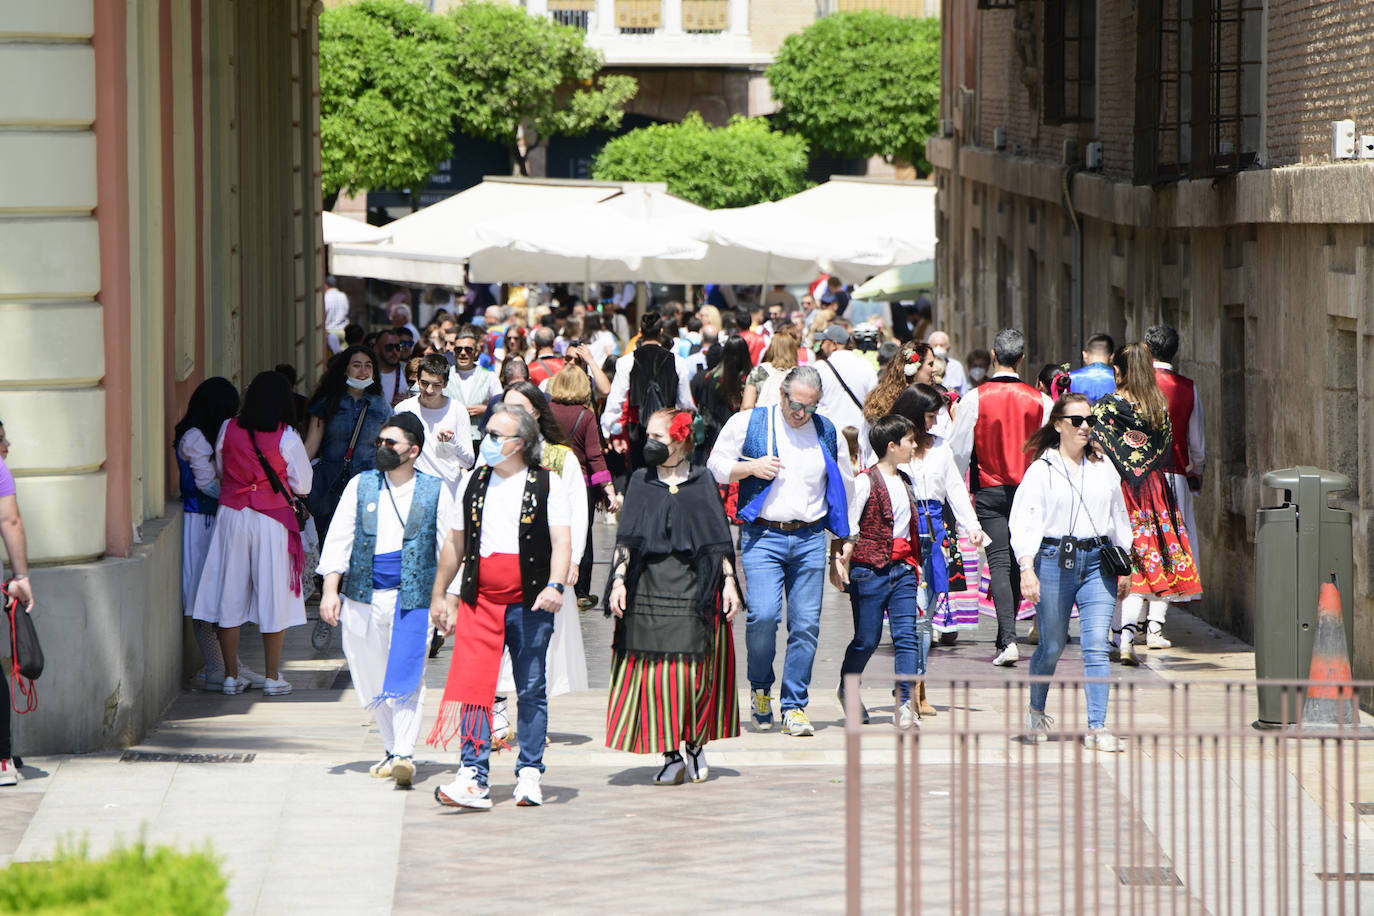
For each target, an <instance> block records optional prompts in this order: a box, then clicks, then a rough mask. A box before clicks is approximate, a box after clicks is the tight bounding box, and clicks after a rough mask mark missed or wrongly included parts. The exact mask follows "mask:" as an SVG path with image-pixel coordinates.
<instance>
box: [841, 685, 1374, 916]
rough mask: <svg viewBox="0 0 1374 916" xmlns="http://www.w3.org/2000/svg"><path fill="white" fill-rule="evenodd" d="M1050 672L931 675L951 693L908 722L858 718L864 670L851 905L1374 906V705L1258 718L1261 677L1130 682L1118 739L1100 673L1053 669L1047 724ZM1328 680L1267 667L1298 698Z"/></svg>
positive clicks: (1117, 717) (853, 798)
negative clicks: (1037, 703) (1038, 734)
mask: <svg viewBox="0 0 1374 916" xmlns="http://www.w3.org/2000/svg"><path fill="white" fill-rule="evenodd" d="M869 680H870V684H872V683H874V679H872V678H870V679H869ZM1037 680H1039V681H1044V680H1047V679H1044V678H1033V677H1025V676H1013V677H1009V678H993V677H988V678H982V679H979V678H974V679H958V680H952V681H941V682H937V681H935V680H933V679H931V678H926V689H927V691H928V695H929V696H930V697H931V699H932V700H933V701H934V702H935V703H936V704H937V707H938V706H939V705H940V704H947V705H946V706H945V708H944V709H942V710H941V712H940V713H939V715H938V716H936V717H934V718H927V719H922V720H920V722H919V728H918V729H913V730H909V731H903V730H899V729H897V728H896V727H895V726H893V725H886V727H884V725H885V721H886V720H884V719H883V717H882V716H881V715H875V716H874V717H873V719H874V724H872V725H868V726H864V725H862V724H860V718H859V715H858V707H857V701H858V697H859V696H860V690H859V679H858V678H857V677H856V676H853V675H850V676H847V677H846V684H845V691H846V696H847V697H848V708H847V709H846V716H845V729H846V733H847V766H846V777H845V782H846V792H847V814H846V862H847V875H848V878H847V885H846V890H847V900H848V911H849V912H850V913H859V912H861V911H862V908H863V906H864V904H865V903H867V904H868V905H869V906H870V907H872V908H874V909H879V908H880V909H882V910H884V911H886V910H887V909H889V907H891V908H892V909H894V910H895V912H897V913H900V914H906V913H920V912H932V913H969V914H984V913H1027V912H1029V913H1046V912H1054V913H1104V912H1112V913H1161V912H1166V911H1167V912H1170V913H1179V912H1183V913H1244V914H1249V913H1260V914H1266V913H1273V914H1276V916H1277V914H1288V913H1304V912H1312V913H1317V912H1320V913H1356V914H1357V913H1360V912H1362V910H1363V911H1368V912H1374V863H1371V861H1370V849H1371V845H1370V844H1371V843H1374V753H1370V752H1371V751H1374V745H1370V746H1365V745H1364V743H1365V742H1366V741H1369V740H1371V738H1374V728H1370V727H1369V725H1368V724H1367V723H1368V722H1369V721H1370V720H1369V718H1368V717H1367V716H1356V717H1355V722H1356V723H1357V724H1345V725H1335V726H1330V727H1326V728H1318V727H1314V726H1311V725H1308V726H1303V725H1301V724H1299V725H1292V726H1284V727H1280V728H1277V729H1272V730H1259V729H1257V728H1255V727H1253V726H1252V725H1251V721H1250V720H1252V719H1253V718H1254V716H1255V710H1256V695H1255V690H1256V686H1257V682H1255V681H1246V682H1236V681H1196V682H1186V683H1185V682H1163V681H1161V682H1160V683H1158V684H1151V683H1144V684H1142V683H1125V684H1119V683H1113V684H1112V690H1111V700H1110V703H1109V711H1108V719H1107V721H1108V725H1109V727H1110V728H1111V732H1112V734H1113V735H1115V736H1116V737H1117V738H1121V739H1125V746H1124V750H1123V751H1122V752H1120V753H1102V752H1099V751H1096V750H1089V749H1088V748H1087V747H1085V745H1084V742H1083V740H1082V739H1083V737H1084V733H1085V731H1086V724H1085V723H1086V718H1087V714H1086V706H1085V701H1084V697H1083V691H1082V687H1083V684H1084V681H1083V680H1082V679H1077V680H1075V679H1070V678H1055V679H1053V680H1052V682H1051V687H1050V697H1049V702H1048V703H1047V704H1046V706H1047V710H1046V711H1047V712H1049V713H1050V714H1051V715H1052V716H1054V717H1055V722H1054V724H1053V725H1052V727H1051V730H1050V732H1049V735H1048V740H1047V741H1045V742H1043V743H1038V744H1037V743H1031V742H1029V741H1028V740H1027V739H1026V737H1025V735H1026V729H1025V722H1024V719H1025V712H1026V708H1027V699H1028V690H1029V686H1030V684H1031V683H1033V682H1034V681H1037ZM887 683H888V682H887V681H886V680H884V681H883V685H884V687H886V686H887ZM1310 683H1311V682H1308V681H1284V682H1276V681H1272V680H1267V681H1265V682H1264V684H1265V685H1266V686H1280V687H1282V688H1283V689H1284V690H1285V696H1286V697H1291V700H1292V702H1291V704H1290V703H1285V708H1288V709H1293V710H1300V709H1301V707H1302V698H1303V696H1304V695H1305V693H1306V690H1307V688H1308V686H1309V685H1310ZM1327 686H1328V687H1329V686H1330V685H1327ZM1350 686H1351V687H1353V688H1367V687H1370V686H1374V682H1352V683H1351V684H1350ZM883 695H884V696H885V695H886V691H885V690H884V691H883ZM1342 702H1346V701H1342ZM1348 702H1350V703H1353V700H1350V701H1348ZM873 711H874V712H875V713H880V712H881V710H877V709H875V710H873ZM894 712H895V710H894ZM894 718H895V715H894ZM1298 718H1299V716H1298V715H1296V714H1295V715H1292V716H1287V717H1285V721H1294V720H1296V719H1298ZM1359 723H1364V724H1359ZM888 754H890V755H891V764H893V765H894V766H893V768H889V766H888V765H887V764H888V762H889V761H888V759H887V755H888ZM889 790H890V793H891V794H890V795H887V794H886V793H887V791H889ZM889 875H890V876H891V880H890V881H889V880H888V876H889Z"/></svg>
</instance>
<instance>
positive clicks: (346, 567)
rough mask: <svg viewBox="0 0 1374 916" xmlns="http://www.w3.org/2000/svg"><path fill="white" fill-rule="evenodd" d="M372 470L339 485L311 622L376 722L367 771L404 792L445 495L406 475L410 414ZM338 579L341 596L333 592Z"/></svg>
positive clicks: (383, 439)
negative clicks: (324, 632)
mask: <svg viewBox="0 0 1374 916" xmlns="http://www.w3.org/2000/svg"><path fill="white" fill-rule="evenodd" d="M376 445H377V458H376V462H377V467H376V470H369V471H363V472H362V473H360V474H357V475H356V476H354V477H353V478H352V479H351V480H349V482H348V485H347V486H345V487H344V491H343V495H342V497H340V499H339V505H338V508H337V509H336V510H335V512H334V518H333V520H332V521H331V522H330V524H329V532H328V534H327V535H326V536H325V539H324V544H323V545H322V547H321V549H320V564H319V567H318V569H317V570H316V571H317V572H319V573H320V574H321V575H322V576H324V592H323V596H322V597H321V598H320V617H321V619H323V620H324V621H325V622H326V623H328V624H330V625H331V626H340V621H342V626H341V629H342V631H343V651H344V657H345V658H347V659H348V670H349V673H350V675H351V677H352V680H353V689H354V690H355V691H356V692H357V694H358V702H360V703H361V704H362V705H363V706H364V707H365V708H370V709H371V710H372V711H373V714H374V715H375V716H376V720H377V731H378V733H379V734H380V736H381V739H382V748H383V751H384V753H383V756H382V758H381V759H380V760H378V761H377V763H375V764H373V766H372V767H371V769H370V770H369V772H370V773H371V774H372V775H373V776H374V777H375V778H378V779H394V780H395V781H396V784H397V785H401V786H408V785H410V783H411V780H412V779H413V778H414V776H415V763H414V761H413V759H412V758H413V756H414V753H415V742H416V740H417V739H418V738H419V734H420V721H421V719H423V718H424V683H423V677H422V675H423V674H424V666H425V649H426V647H427V646H428V645H429V625H430V609H431V603H432V602H431V598H432V595H433V591H434V578H435V573H436V571H437V569H438V558H439V551H440V549H441V548H442V547H443V544H444V540H445V539H446V538H447V537H448V526H447V524H441V523H440V519H444V520H447V519H448V517H449V515H450V514H451V505H452V503H453V499H454V497H453V493H452V491H451V490H449V488H447V487H445V486H444V482H443V481H442V480H440V479H439V478H437V477H433V476H431V475H429V474H425V473H422V472H420V471H417V470H416V467H415V465H416V461H417V459H419V457H420V455H421V453H422V452H423V450H424V447H425V429H424V426H423V424H422V423H421V422H420V418H419V417H417V416H416V415H415V414H412V413H398V414H396V415H394V416H393V417H391V419H389V420H387V422H386V425H385V426H383V427H382V430H381V433H380V435H378V437H377V441H376ZM345 573H346V574H347V580H346V583H345V584H344V585H343V593H342V595H340V583H341V581H342V580H343V577H344V574H345Z"/></svg>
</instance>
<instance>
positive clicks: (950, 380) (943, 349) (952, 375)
mask: <svg viewBox="0 0 1374 916" xmlns="http://www.w3.org/2000/svg"><path fill="white" fill-rule="evenodd" d="M926 343H928V344H930V349H932V350H934V351H935V358H936V359H943V360H944V361H945V381H944V385H945V388H946V389H948V390H950V391H954V392H957V393H959V394H963V393H964V383H965V382H966V381H967V380H968V378H967V375H966V374H965V373H964V364H963V363H961V362H959V360H957V359H955V358H954V357H953V356H951V355H950V352H949V335H948V334H946V333H945V332H944V331H931V332H930V336H929V337H927V338H926Z"/></svg>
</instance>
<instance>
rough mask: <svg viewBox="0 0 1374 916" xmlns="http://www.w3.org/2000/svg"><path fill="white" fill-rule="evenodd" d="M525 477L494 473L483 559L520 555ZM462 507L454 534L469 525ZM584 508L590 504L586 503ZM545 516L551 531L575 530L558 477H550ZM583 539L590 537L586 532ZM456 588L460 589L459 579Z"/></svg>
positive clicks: (484, 510)
mask: <svg viewBox="0 0 1374 916" xmlns="http://www.w3.org/2000/svg"><path fill="white" fill-rule="evenodd" d="M574 463H576V462H574ZM525 476H526V475H525V471H524V470H521V471H519V472H517V473H515V474H511V475H510V476H509V477H502V476H501V475H500V474H498V473H496V472H495V471H492V474H491V480H490V481H489V482H488V483H487V495H486V499H485V501H484V502H483V503H482V539H481V542H480V544H479V547H478V551H477V552H478V553H479V554H480V555H482V556H484V557H489V556H491V555H492V554H494V553H515V554H518V553H519V552H520V502H521V500H522V499H523V498H524V495H525ZM469 479H471V474H469V475H468V476H467V477H466V478H464V484H463V487H462V490H463V491H464V492H466V490H467V482H466V481H467V480H469ZM462 503H463V500H459V501H458V503H457V505H455V507H454V511H453V513H452V516H451V518H452V522H451V524H452V527H453V530H454V531H458V532H461V531H462V530H463V524H464V523H465V522H466V521H467V520H466V519H464V518H463V506H462ZM583 504H584V505H585V504H586V500H585V499H583ZM545 512H546V513H547V514H548V520H549V527H550V528H570V527H571V517H570V507H569V503H568V493H567V490H566V489H565V488H564V486H563V481H562V479H560V478H559V476H558V475H557V474H550V475H549V498H548V501H547V503H546V504H545ZM583 537H584V538H585V537H586V532H585V531H584V532H583ZM454 585H455V586H456V585H457V579H456V578H455V580H454Z"/></svg>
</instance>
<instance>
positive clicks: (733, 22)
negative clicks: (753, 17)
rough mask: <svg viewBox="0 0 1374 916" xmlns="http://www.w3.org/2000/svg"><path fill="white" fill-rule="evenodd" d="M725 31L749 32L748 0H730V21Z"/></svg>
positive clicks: (729, 32)
mask: <svg viewBox="0 0 1374 916" xmlns="http://www.w3.org/2000/svg"><path fill="white" fill-rule="evenodd" d="M725 33H726V34H727V35H748V34H749V0H730V23H729V25H727V26H726V29H725Z"/></svg>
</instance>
